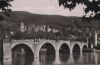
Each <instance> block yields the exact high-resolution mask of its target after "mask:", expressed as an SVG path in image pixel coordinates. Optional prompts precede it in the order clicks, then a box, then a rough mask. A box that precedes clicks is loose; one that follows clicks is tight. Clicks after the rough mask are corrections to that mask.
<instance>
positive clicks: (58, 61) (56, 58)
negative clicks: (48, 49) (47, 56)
mask: <svg viewBox="0 0 100 65" xmlns="http://www.w3.org/2000/svg"><path fill="white" fill-rule="evenodd" d="M59 63H60V59H59V49H56V53H55V64H59Z"/></svg>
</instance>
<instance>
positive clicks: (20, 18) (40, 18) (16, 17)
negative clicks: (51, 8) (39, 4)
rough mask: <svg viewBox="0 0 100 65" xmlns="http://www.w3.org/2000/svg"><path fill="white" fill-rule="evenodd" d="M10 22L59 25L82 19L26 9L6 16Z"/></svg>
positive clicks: (16, 24) (17, 24)
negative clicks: (36, 12)
mask: <svg viewBox="0 0 100 65" xmlns="http://www.w3.org/2000/svg"><path fill="white" fill-rule="evenodd" d="M5 19H6V20H7V21H9V22H10V23H15V26H19V25H20V23H21V22H23V23H24V24H25V25H28V24H37V25H41V24H45V25H54V26H55V25H58V26H65V25H67V24H69V23H71V22H72V20H77V19H80V18H79V17H65V16H60V15H41V14H33V13H29V12H25V11H14V12H12V13H11V14H10V17H6V18H5Z"/></svg>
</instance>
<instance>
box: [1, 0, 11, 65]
mask: <svg viewBox="0 0 100 65" xmlns="http://www.w3.org/2000/svg"><path fill="white" fill-rule="evenodd" d="M11 1H13V0H0V11H1V12H0V22H1V21H3V20H4V16H5V15H6V16H9V13H10V11H11V9H10V8H9V7H10V6H11V4H10V2H11ZM4 38H5V33H4V28H3V25H2V24H0V63H1V65H3V39H4Z"/></svg>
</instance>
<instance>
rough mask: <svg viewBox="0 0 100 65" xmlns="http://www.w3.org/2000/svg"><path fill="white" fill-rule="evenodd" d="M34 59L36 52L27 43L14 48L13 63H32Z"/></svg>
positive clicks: (17, 64) (22, 64)
mask: <svg viewBox="0 0 100 65" xmlns="http://www.w3.org/2000/svg"><path fill="white" fill-rule="evenodd" d="M33 60H34V54H33V52H32V50H31V49H30V48H29V47H28V46H27V45H25V44H19V45H16V46H15V47H13V48H12V65H27V64H28V65H31V63H32V62H33ZM26 61H27V62H26Z"/></svg>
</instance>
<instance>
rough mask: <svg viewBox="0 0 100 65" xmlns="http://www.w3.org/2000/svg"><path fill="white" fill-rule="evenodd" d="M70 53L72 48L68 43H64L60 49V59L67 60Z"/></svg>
mask: <svg viewBox="0 0 100 65" xmlns="http://www.w3.org/2000/svg"><path fill="white" fill-rule="evenodd" d="M69 55H70V48H69V46H68V45H67V44H66V43H64V44H62V45H61V47H60V49H59V58H60V61H62V62H67V61H68V59H69Z"/></svg>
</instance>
